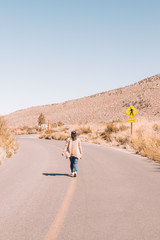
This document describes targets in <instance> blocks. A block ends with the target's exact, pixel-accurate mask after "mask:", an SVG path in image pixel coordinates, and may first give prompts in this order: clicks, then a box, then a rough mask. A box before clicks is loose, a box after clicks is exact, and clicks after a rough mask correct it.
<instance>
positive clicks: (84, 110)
mask: <svg viewBox="0 0 160 240" xmlns="http://www.w3.org/2000/svg"><path fill="white" fill-rule="evenodd" d="M159 102H160V74H156V75H154V76H151V77H148V78H145V79H144V80H141V81H139V82H136V83H133V84H131V85H128V86H126V87H121V88H117V89H113V90H109V91H106V92H101V93H96V94H93V95H90V96H87V97H82V98H78V99H73V100H68V101H65V102H62V103H55V104H47V105H41V106H33V107H30V108H27V109H21V110H18V111H16V112H13V113H10V114H8V115H6V116H5V118H6V119H7V121H8V124H9V126H11V127H17V126H24V125H27V126H34V125H36V124H37V119H38V117H39V115H40V113H41V112H43V114H44V115H45V117H46V120H50V122H58V121H61V122H64V123H65V124H75V123H79V122H82V123H83V122H84V123H86V122H101V121H103V122H104V121H107V122H109V121H117V120H122V121H125V120H127V116H126V114H125V110H126V108H127V107H129V106H130V105H131V104H132V105H134V106H135V107H136V108H137V109H138V110H139V114H138V115H137V116H136V118H138V119H141V118H147V119H149V120H157V119H159V118H160V107H159ZM93 106H94V107H93Z"/></svg>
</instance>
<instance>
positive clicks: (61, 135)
mask: <svg viewBox="0 0 160 240" xmlns="http://www.w3.org/2000/svg"><path fill="white" fill-rule="evenodd" d="M68 137H69V135H68V134H65V133H60V132H56V133H54V134H53V135H52V139H54V140H66V139H67V138H68Z"/></svg>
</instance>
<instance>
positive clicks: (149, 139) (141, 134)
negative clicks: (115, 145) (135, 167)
mask: <svg viewBox="0 0 160 240" xmlns="http://www.w3.org/2000/svg"><path fill="white" fill-rule="evenodd" d="M132 147H133V149H134V150H135V151H136V152H137V153H139V154H141V155H142V156H145V157H149V158H151V159H153V160H155V161H159V162H160V136H159V134H155V133H154V132H148V133H147V132H145V131H144V130H143V129H139V131H137V135H135V136H134V137H133V138H132Z"/></svg>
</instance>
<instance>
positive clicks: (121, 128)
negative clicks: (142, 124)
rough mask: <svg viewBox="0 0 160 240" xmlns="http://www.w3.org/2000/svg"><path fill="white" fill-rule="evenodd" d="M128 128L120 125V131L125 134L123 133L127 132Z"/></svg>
mask: <svg viewBox="0 0 160 240" xmlns="http://www.w3.org/2000/svg"><path fill="white" fill-rule="evenodd" d="M128 128H129V127H128V126H126V125H124V124H122V125H120V127H119V131H121V132H123V131H126V130H127V129H128Z"/></svg>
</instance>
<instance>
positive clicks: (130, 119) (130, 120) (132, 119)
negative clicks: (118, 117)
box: [128, 118, 136, 123]
mask: <svg viewBox="0 0 160 240" xmlns="http://www.w3.org/2000/svg"><path fill="white" fill-rule="evenodd" d="M128 122H129V123H135V122H136V119H135V118H129V119H128Z"/></svg>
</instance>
